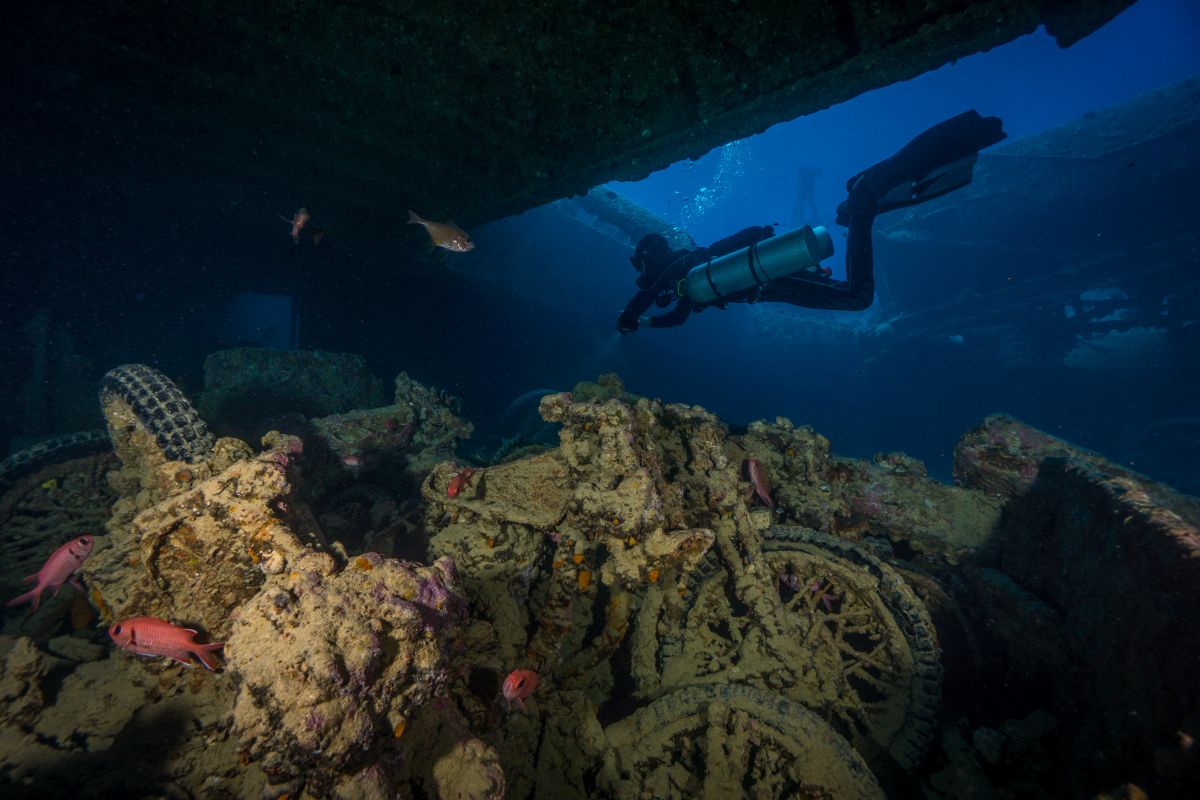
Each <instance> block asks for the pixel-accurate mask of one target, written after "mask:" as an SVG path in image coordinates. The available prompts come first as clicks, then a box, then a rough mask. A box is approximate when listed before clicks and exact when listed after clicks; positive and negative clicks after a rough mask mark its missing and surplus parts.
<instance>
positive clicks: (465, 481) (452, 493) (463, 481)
mask: <svg viewBox="0 0 1200 800" xmlns="http://www.w3.org/2000/svg"><path fill="white" fill-rule="evenodd" d="M478 471H479V470H477V469H473V468H471V467H463V468H462V469H460V470H459V471H458V473H457V474H456V475H455V476H454V477H453V478H451V479H450V485H449V486H447V487H446V497H458V495H459V492H461V491H462V490H463V489H465V488H467V487H468V486H470V485H471V476H473V475H474V474H475V473H476V472H478Z"/></svg>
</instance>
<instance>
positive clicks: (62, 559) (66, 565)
mask: <svg viewBox="0 0 1200 800" xmlns="http://www.w3.org/2000/svg"><path fill="white" fill-rule="evenodd" d="M94 544H95V541H94V540H93V539H92V537H91V535H90V534H86V533H85V534H84V535H83V536H77V537H76V538H74V539H72V540H71V541H69V542H67V543H66V544H64V545H63V546H62V547H60V548H58V549H57V550H55V551H54V553H52V554H51V556H50V557H49V558H47V559H46V563H45V564H43V565H42V568H41V569H39V570H38V571H37V574H36V575H30V576H29V577H28V578H26V579H25V580H23V581H21V583H29V582H30V581H37V583H36V584H35V585H34V587H33V591H31V592H26V593H25V594H23V595H21V596H20V597H14V598H13V599H12V600H9V601H8V605H9V606H10V607H11V606H19V605H21V604H22V603H28V602H31V601H32V602H33V610H34V611H37V610H38V603H39V602H41V599H42V592H43V591H45V590H46V589H53V590H54V594H55V595H57V594H58V590H59V589H61V588H62V585H63V584H64V583H65V582H66V581H67V579H68V578H69V579H70V581H71V585H72V586H74V587H75V588H76V589H79V590H80V591H83V586H81V585H80V583H79V581H78V580H76V579H75V578H73V577H71V576H72V574H73V573H74V572H75V570H77V569H79V566H80V565H81V564H82V563H83V562H84V561H85V560H86V559H87V557H88V556H90V555H91V554H92V546H93V545H94Z"/></svg>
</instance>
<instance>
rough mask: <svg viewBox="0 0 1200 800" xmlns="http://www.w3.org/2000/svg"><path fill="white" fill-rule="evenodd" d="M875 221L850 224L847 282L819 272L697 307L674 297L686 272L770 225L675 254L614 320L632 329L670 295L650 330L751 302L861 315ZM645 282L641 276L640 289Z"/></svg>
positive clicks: (862, 217)
mask: <svg viewBox="0 0 1200 800" xmlns="http://www.w3.org/2000/svg"><path fill="white" fill-rule="evenodd" d="M874 221H875V214H874V211H869V212H863V213H861V214H856V215H854V216H853V217H852V218H851V220H850V234H849V236H848V238H847V247H846V276H847V277H846V280H844V281H835V280H833V279H832V278H827V277H825V276H824V275H822V274H820V273H811V272H804V273H802V274H799V275H787V276H785V277H782V278H776V279H775V280H773V281H771V282H770V283H768V284H766V285H765V286H762V287H757V288H753V289H746V290H745V291H742V292H738V293H736V294H731V295H729V296H728V297H724V298H722V299H721V301H720V302H717V303H697V302H695V301H694V300H692V299H690V298H688V297H678V295H675V294H674V292H675V286H676V285H677V284H678V283H679V281H680V280H682V279H683V277H684V276H685V275H687V273H688V270H690V269H691V268H692V267H694V266H696V265H697V264H703V263H704V262H705V261H707V260H708V259H710V258H718V257H719V256H723V255H725V254H726V253H732V252H733V251H735V250H740V249H742V248H743V247H748V246H749V245H751V244H754V243H755V242H761V241H762V240H763V239H767V238H769V237H771V236H774V235H775V232H774V230H773V229H772V228H771V227H770V226H769V225H762V226H753V227H750V228H744V229H742V230H740V231H738V232H737V233H735V234H733V235H732V236H727V237H725V238H724V239H720V240H718V241H716V242H713V243H712V244H711V245H710V246H708V247H700V248H697V249H695V250H674V251H672V252H671V254H670V256H669V257H668V258H667V264H666V266H664V267H661V271H660V272H659V273H658V278H657V279H656V280H654V282H653V283H650V284H649V285H648V286H647V287H646V288H643V289H642V290H641V291H639V292H638V293H637V294H635V295H634V296H633V298H632V299H631V300H630V301H629V303H628V304H627V305H626V306H625V310H624V311H622V312H621V316H620V319H619V321H618V328H619V329H623V330H632V329H636V328H637V325H636V324H634V323H636V322H637V321H638V318H639V317H641V315H642V314H643V313H644V312H645V311H646V309H648V308H650V306H651V305H653V304H654V303H655V302H656V301H658V300H659V298H660V297H663V296H664V293H670V294H671V296H672V297H674V298H677V299H676V300H675V306H674V308H672V309H671V310H670V311H668V312H666V313H665V314H659V315H657V316H653V317H650V318H649V323H648V324H649V325H650V327H651V328H669V327H671V326H673V325H682V324H683V323H684V322H685V321H686V320H687V318H688V315H689V314H691V313H692V312H693V311H701V310H703V309H705V308H708V307H709V306H716V307H717V308H724V307H725V304H726V303H755V302H759V301H764V300H765V301H772V302H777V303H790V304H792V305H794V306H803V307H805V308H822V309H828V310H832V311H862V310H863V309H864V308H866V307H868V306H869V305H871V302H872V301H873V300H874V298H875V274H874V270H873V259H872V257H871V224H872V223H873V222H874ZM642 283H643V280H642V279H641V278H639V280H638V285H639V286H640V285H641V284H642Z"/></svg>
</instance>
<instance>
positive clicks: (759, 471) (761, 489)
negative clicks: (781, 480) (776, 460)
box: [746, 458, 775, 511]
mask: <svg viewBox="0 0 1200 800" xmlns="http://www.w3.org/2000/svg"><path fill="white" fill-rule="evenodd" d="M746 472H747V473H749V475H750V485H752V486H753V487H754V493H755V494H756V495H758V499H759V500H762V501H763V503H765V504H766V506H767V508H769V509H771V510H772V511H774V510H775V501H774V500H772V499H771V484H769V483H767V473H766V472H765V471H764V470H763V468H762V464H759V463H758V460H757V459H753V458H747V459H746Z"/></svg>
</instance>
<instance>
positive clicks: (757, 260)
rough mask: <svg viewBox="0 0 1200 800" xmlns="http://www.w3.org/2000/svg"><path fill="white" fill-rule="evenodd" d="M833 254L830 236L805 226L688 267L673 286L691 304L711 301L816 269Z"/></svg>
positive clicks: (822, 230)
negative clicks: (686, 272) (786, 276)
mask: <svg viewBox="0 0 1200 800" xmlns="http://www.w3.org/2000/svg"><path fill="white" fill-rule="evenodd" d="M831 255H833V239H832V238H830V236H829V231H827V230H825V228H823V227H821V226H817V227H815V228H814V227H811V226H809V225H805V226H804V227H803V228H797V229H796V230H794V231H788V232H787V233H784V234H781V235H779V236H772V237H770V238H769V239H763V240H761V241H758V242H755V243H754V244H752V245H750V246H749V247H743V248H741V249H740V250H734V251H733V252H732V253H726V254H725V255H723V256H720V257H718V258H710V259H709V260H708V261H707V262H705V263H704V264H697V265H696V266H694V267H692V268H691V269H690V270H689V271H688V274H687V275H685V276H684V277H683V279H682V280H680V281H679V283H678V285H677V286H676V288H675V291H676V293H677V294H678V295H679V296H680V297H687V298H688V299H689V300H691V301H692V302H693V303H699V304H704V303H714V302H717V301H719V300H722V299H724V298H728V297H729V296H731V295H734V294H737V293H738V292H741V291H745V290H746V289H753V288H754V287H755V286H763V285H765V284H766V283H767V282H768V281H771V280H774V279H775V278H782V277H784V276H785V275H793V274H795V273H797V272H800V271H801V270H810V271H816V270H817V269H818V268H819V265H820V263H821V261H822V259H826V258H829V257H830V256H831Z"/></svg>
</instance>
